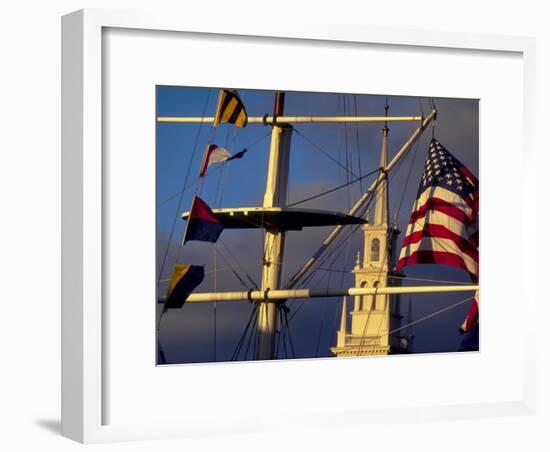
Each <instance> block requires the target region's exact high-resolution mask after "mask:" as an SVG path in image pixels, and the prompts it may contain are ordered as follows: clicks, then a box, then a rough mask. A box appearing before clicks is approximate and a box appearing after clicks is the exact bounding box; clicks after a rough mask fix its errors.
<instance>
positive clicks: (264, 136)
mask: <svg viewBox="0 0 550 452" xmlns="http://www.w3.org/2000/svg"><path fill="white" fill-rule="evenodd" d="M270 134H271V132H267V133H266V134H265V135H262V136H261V137H260V138H258V139H256V140H255V141H253V142H251V143H250V144H247V145H246V146H243V148H244V149H248V150H250V148H251V147H253V146H256V145H257V144H258V143H259V142H260V141H262V140H264V139H265V138H267V137H268V136H269V135H270ZM222 167H223V166H221V165H220V166H218V167H217V168H214V169H213V170H210V171H208V172H207V173H206V174H205V175H204V177H202V178H201V177H198V178H197V179H195V180H194V181H193V182H191V183H190V184H189V185H187V186H186V187H184V188H183V189H182V190H180V191H178V192H176V193H174V194H173V195H170V196H169V197H168V198H166V199H165V200H164V201H161V202H159V203H158V204H157V209H158V208H159V207H162V206H163V205H165V204H166V203H168V202H170V201H172V199H174V198H175V197H176V196H178V195H181V194H182V192H185V191H186V190H188V189H189V188H191V187H193V186H194V185H197V184H198V183H199V182H202V180H201V179H206V178H207V177H209V176H212V175H213V174H214V173H217V172H218V171H220V170H221V169H222Z"/></svg>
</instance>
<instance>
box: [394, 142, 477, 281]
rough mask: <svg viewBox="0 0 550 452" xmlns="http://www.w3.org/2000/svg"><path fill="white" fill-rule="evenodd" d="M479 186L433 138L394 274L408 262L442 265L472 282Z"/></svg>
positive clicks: (409, 263)
mask: <svg viewBox="0 0 550 452" xmlns="http://www.w3.org/2000/svg"><path fill="white" fill-rule="evenodd" d="M478 212H479V183H478V180H477V178H476V177H475V176H474V175H473V174H472V172H471V171H470V170H469V169H468V168H466V167H465V166H464V165H463V164H462V163H460V162H459V161H458V160H457V159H456V158H455V157H454V156H453V155H452V154H451V153H450V152H449V151H448V150H447V149H445V148H444V147H443V146H442V145H441V144H440V143H439V142H438V141H437V140H436V139H432V141H431V142H430V146H429V149H428V156H427V158H426V163H425V165H424V174H423V175H422V180H421V181H420V188H419V190H418V196H417V199H416V201H415V204H414V206H413V209H412V214H411V218H410V220H409V225H408V227H407V232H406V235H405V239H404V240H403V247H402V249H401V254H400V256H399V261H398V263H397V267H396V268H397V270H400V269H402V268H403V267H405V266H407V265H412V264H444V265H450V266H453V267H458V268H461V269H463V270H465V271H467V272H468V273H469V274H470V276H471V278H472V280H473V281H476V282H477V279H478V275H479V252H478V246H477V217H478Z"/></svg>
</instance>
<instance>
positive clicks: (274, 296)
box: [159, 284, 479, 305]
mask: <svg viewBox="0 0 550 452" xmlns="http://www.w3.org/2000/svg"><path fill="white" fill-rule="evenodd" d="M476 290H479V285H474V284H468V285H466V284H465V285H458V286H399V287H392V286H389V287H378V288H377V287H352V288H349V289H345V288H334V289H291V290H266V291H263V290H250V291H248V292H247V291H239V292H205V293H193V294H191V295H189V297H188V298H187V300H186V303H206V302H212V301H246V300H248V301H265V300H286V299H292V298H327V297H343V296H352V297H353V296H364V295H386V294H388V295H397V294H420V293H451V292H470V291H476ZM159 302H162V301H160V300H159ZM267 304H271V305H273V304H275V303H267Z"/></svg>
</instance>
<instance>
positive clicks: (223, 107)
mask: <svg viewBox="0 0 550 452" xmlns="http://www.w3.org/2000/svg"><path fill="white" fill-rule="evenodd" d="M222 122H228V123H230V124H234V125H236V126H238V127H246V124H247V123H248V116H247V114H246V110H245V108H244V104H243V102H242V101H241V99H240V97H239V95H238V94H237V91H235V90H234V89H221V90H220V95H219V97H218V107H217V109H216V116H215V117H214V127H218V124H220V123H222Z"/></svg>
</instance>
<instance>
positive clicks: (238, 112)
mask: <svg viewBox="0 0 550 452" xmlns="http://www.w3.org/2000/svg"><path fill="white" fill-rule="evenodd" d="M151 120H152V121H153V120H154V121H155V123H156V150H155V152H156V169H155V174H156V275H155V276H154V277H155V278H156V280H155V285H156V299H155V300H151V302H152V303H153V302H154V303H155V304H156V307H157V309H156V318H155V319H154V321H155V322H156V332H157V334H156V341H157V343H156V351H157V356H156V363H157V365H158V366H166V365H176V364H178V365H179V364H190V363H215V362H229V361H256V360H281V359H296V358H299V359H310V358H365V357H374V356H386V355H403V354H428V353H430V354H431V353H453V352H478V351H479V350H481V349H482V347H480V344H479V328H480V326H479V322H480V320H479V315H478V307H479V240H478V226H479V181H478V174H479V99H469V98H441V97H436V98H433V97H420V96H396V95H371V94H356V93H352V94H350V93H331V92H326V93H325V92H305V91H304V92H297V91H282V90H277V89H274V90H251V89H246V88H240V87H237V88H234V87H191V86H168V85H157V86H156V117H155V118H151ZM151 321H153V319H151Z"/></svg>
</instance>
